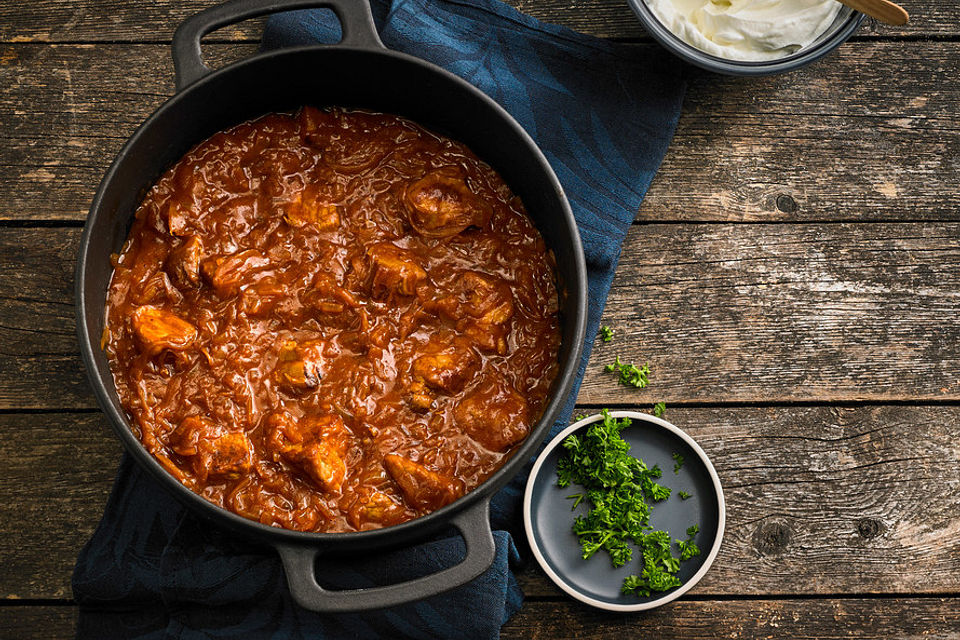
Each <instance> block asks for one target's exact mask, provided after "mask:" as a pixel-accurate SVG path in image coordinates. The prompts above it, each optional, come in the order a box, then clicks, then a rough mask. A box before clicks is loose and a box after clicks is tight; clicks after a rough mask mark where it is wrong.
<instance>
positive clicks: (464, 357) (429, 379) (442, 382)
mask: <svg viewBox="0 0 960 640" xmlns="http://www.w3.org/2000/svg"><path fill="white" fill-rule="evenodd" d="M426 350H427V353H426V354H424V355H421V356H420V357H418V358H416V359H415V360H414V361H413V367H412V368H411V371H412V372H413V375H414V377H415V379H414V381H415V382H416V381H417V378H419V379H421V380H423V381H425V382H426V383H427V385H429V386H430V387H432V388H433V389H437V390H439V391H443V392H445V393H448V394H454V393H460V392H461V391H463V388H464V387H465V386H466V385H467V383H468V382H470V380H472V379H473V377H474V376H475V375H476V373H477V369H478V368H479V366H480V358H479V357H478V356H477V354H476V353H474V352H473V350H472V349H471V348H470V347H469V345H468V344H464V342H463V341H460V340H455V341H453V342H452V343H451V344H450V345H449V346H446V347H444V348H442V350H438V349H437V345H436V343H428V344H427V346H426Z"/></svg>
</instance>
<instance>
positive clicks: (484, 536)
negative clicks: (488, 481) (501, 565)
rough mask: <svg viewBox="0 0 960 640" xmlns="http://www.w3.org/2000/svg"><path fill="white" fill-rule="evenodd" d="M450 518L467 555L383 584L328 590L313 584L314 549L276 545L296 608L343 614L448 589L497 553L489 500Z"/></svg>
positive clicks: (480, 569)
mask: <svg viewBox="0 0 960 640" xmlns="http://www.w3.org/2000/svg"><path fill="white" fill-rule="evenodd" d="M451 522H452V524H453V526H455V527H456V528H457V529H458V530H459V531H460V535H462V536H463V541H464V543H466V546H467V551H466V557H464V559H463V560H462V561H461V562H460V563H459V564H455V565H453V566H452V567H448V568H446V569H443V570H442V571H439V572H437V573H434V574H431V575H428V576H423V577H420V578H416V579H414V580H408V581H407V582H400V583H397V584H391V585H387V586H383V587H369V588H366V589H345V590H338V591H331V590H328V589H324V588H323V587H321V586H320V585H319V584H317V577H316V574H315V573H314V571H315V570H316V560H317V557H318V556H319V555H320V554H321V550H320V549H317V548H315V547H307V546H300V545H296V546H295V545H287V544H277V545H275V546H276V549H277V551H278V552H279V553H280V559H281V560H282V561H283V567H284V570H285V571H286V573H287V584H288V585H289V586H290V594H291V595H292V596H293V599H294V600H295V601H296V602H297V604H299V605H300V606H301V607H303V608H305V609H309V610H311V611H318V612H322V613H347V612H350V611H365V610H369V609H379V608H383V607H392V606H395V605H399V604H406V603H408V602H413V601H415V600H422V599H423V598H429V597H430V596H435V595H437V594H439V593H443V592H444V591H449V590H450V589H454V588H456V587H459V586H460V585H462V584H465V583H467V582H469V581H470V580H473V579H474V578H476V577H477V576H479V575H480V574H481V573H483V572H484V571H486V570H487V569H489V568H490V565H491V564H493V560H494V557H495V555H496V546H495V544H494V541H493V532H492V531H491V529H490V500H489V499H487V500H483V501H481V502H480V504H478V505H477V506H475V507H471V508H469V509H467V510H465V511H462V512H461V513H458V514H457V515H455V516H454V517H453V518H452V519H451Z"/></svg>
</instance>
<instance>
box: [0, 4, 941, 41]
mask: <svg viewBox="0 0 960 640" xmlns="http://www.w3.org/2000/svg"><path fill="white" fill-rule="evenodd" d="M507 3H508V4H511V5H513V6H514V7H516V8H518V9H519V10H520V11H523V12H524V13H527V14H529V15H531V16H533V17H535V18H538V19H540V20H543V21H546V22H552V23H556V24H562V25H564V26H566V27H569V28H571V29H574V30H576V31H582V32H584V33H589V34H591V35H594V36H598V37H602V38H619V39H637V38H646V37H647V36H646V33H645V32H644V30H643V27H641V26H640V22H639V21H638V20H637V18H636V16H635V14H634V13H633V11H632V10H631V9H630V7H629V5H627V4H626V3H625V2H623V1H622V0H596V1H595V2H590V3H585V2H566V1H564V0H507ZM214 4H216V0H186V1H184V0H161V1H159V2H150V3H139V4H138V3H129V2H124V1H123V0H80V1H75V2H70V3H64V2H58V1H57V0H38V1H37V2H32V3H28V4H24V3H21V2H18V1H17V0H3V2H0V42H64V41H69V42H75V41H89V42H110V41H118V40H119V41H131V40H132V41H138V42H139V41H166V40H169V39H170V38H172V37H173V31H174V29H176V27H177V25H179V24H180V22H182V21H183V20H184V19H186V18H187V17H189V16H191V15H193V14H194V13H197V12H199V11H201V10H203V9H205V8H207V7H209V6H211V5H214ZM901 4H902V5H903V7H904V8H906V9H907V10H908V11H909V12H910V15H911V22H910V24H908V25H906V26H905V27H901V28H897V27H889V26H886V25H878V24H876V23H872V22H871V23H869V24H865V25H864V27H862V28H861V30H860V32H859V34H858V35H880V36H891V37H892V36H914V37H923V36H948V35H956V34H957V33H960V17H958V15H957V12H956V10H955V6H954V4H953V3H952V2H951V0H928V1H927V2H921V1H920V0H904V1H902V2H901ZM261 29H262V25H261V22H260V21H248V22H245V23H240V24H238V25H232V26H230V27H226V28H224V29H222V30H221V31H219V32H216V34H215V37H217V38H219V39H224V40H243V41H249V40H256V39H259V37H260V33H261Z"/></svg>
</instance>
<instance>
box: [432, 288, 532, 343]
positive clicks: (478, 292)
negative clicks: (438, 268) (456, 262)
mask: <svg viewBox="0 0 960 640" xmlns="http://www.w3.org/2000/svg"><path fill="white" fill-rule="evenodd" d="M424 308H425V309H427V310H429V311H432V312H434V313H439V314H440V315H442V316H444V317H447V318H449V319H451V320H454V321H455V322H456V323H457V325H456V326H457V331H460V332H462V333H463V334H465V335H467V336H469V337H470V338H471V339H472V340H473V342H474V344H476V345H477V346H478V347H479V348H480V349H483V350H485V351H492V352H496V353H498V354H500V355H504V354H506V353H507V351H508V345H507V336H508V335H509V333H510V319H511V318H512V317H513V314H514V304H513V294H512V293H511V291H510V285H509V284H508V283H507V282H506V281H505V280H503V279H502V278H499V277H497V276H494V275H488V274H484V273H480V272H478V271H465V272H464V273H463V274H462V275H461V276H460V277H459V278H458V279H457V280H456V282H455V284H454V292H453V293H452V294H451V295H449V296H444V297H443V298H440V299H439V300H429V299H428V300H425V301H424Z"/></svg>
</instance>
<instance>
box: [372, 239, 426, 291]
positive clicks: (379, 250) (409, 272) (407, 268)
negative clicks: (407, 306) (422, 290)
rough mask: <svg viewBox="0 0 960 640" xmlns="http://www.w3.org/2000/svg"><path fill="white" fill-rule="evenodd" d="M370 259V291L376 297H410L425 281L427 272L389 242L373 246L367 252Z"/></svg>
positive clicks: (402, 250) (409, 255)
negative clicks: (396, 295)
mask: <svg viewBox="0 0 960 640" xmlns="http://www.w3.org/2000/svg"><path fill="white" fill-rule="evenodd" d="M367 256H368V257H369V258H370V272H371V273H372V274H373V276H372V290H373V295H374V296H376V297H381V298H382V297H387V296H389V295H390V294H393V293H397V294H400V295H403V296H412V295H413V294H415V293H416V292H417V285H418V284H420V283H421V282H423V281H424V280H426V278H427V272H426V271H424V270H423V267H421V266H420V265H419V264H417V262H416V260H415V258H414V257H413V254H412V253H410V252H409V251H406V250H404V249H401V248H400V247H397V246H395V245H392V244H390V243H389V242H381V243H379V244H375V245H373V246H372V247H370V249H369V250H368V251H367Z"/></svg>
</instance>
